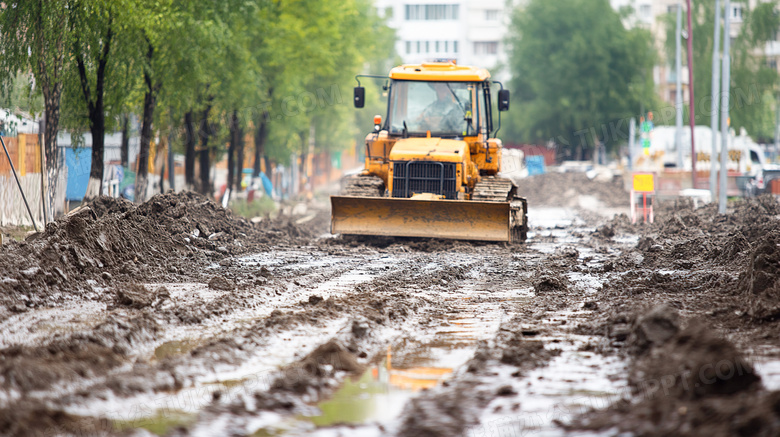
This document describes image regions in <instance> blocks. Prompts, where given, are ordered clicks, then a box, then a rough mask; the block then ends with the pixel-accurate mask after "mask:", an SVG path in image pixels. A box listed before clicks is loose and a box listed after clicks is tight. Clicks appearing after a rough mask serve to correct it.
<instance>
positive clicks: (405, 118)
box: [386, 80, 487, 138]
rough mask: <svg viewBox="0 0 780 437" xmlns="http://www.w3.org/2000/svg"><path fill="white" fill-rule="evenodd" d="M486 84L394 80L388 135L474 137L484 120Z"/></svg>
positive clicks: (391, 90)
mask: <svg viewBox="0 0 780 437" xmlns="http://www.w3.org/2000/svg"><path fill="white" fill-rule="evenodd" d="M486 85H487V84H486V83H478V82H449V81H448V82H443V81H410V80H395V81H393V82H392V83H391V85H390V93H389V102H388V106H389V108H388V117H387V125H386V129H387V131H388V133H389V134H390V135H406V136H426V135H428V133H430V135H431V136H434V137H442V138H457V137H466V136H475V135H477V134H478V133H479V132H480V128H481V127H486V126H482V125H483V124H484V123H480V121H484V120H485V118H486V117H485V114H484V112H485V109H484V108H485V102H484V100H485V93H484V87H485V86H486Z"/></svg>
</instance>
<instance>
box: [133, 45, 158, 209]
mask: <svg viewBox="0 0 780 437" xmlns="http://www.w3.org/2000/svg"><path fill="white" fill-rule="evenodd" d="M146 43H147V44H148V46H149V49H148V50H147V52H146V61H147V62H148V63H149V65H148V68H149V69H147V70H146V71H144V83H145V84H146V93H145V94H144V113H143V117H142V121H141V144H140V147H139V150H138V161H139V162H140V164H139V165H138V175H136V177H135V201H136V202H137V203H143V202H146V193H147V185H148V182H149V146H150V143H151V141H152V135H153V133H152V122H153V121H154V109H155V105H156V104H157V90H158V89H159V88H160V85H159V84H157V85H155V84H153V83H152V76H151V73H150V70H151V68H152V67H151V65H152V59H153V58H154V46H153V45H152V44H151V42H150V41H149V39H148V38H147V40H146ZM160 184H161V189H162V181H160Z"/></svg>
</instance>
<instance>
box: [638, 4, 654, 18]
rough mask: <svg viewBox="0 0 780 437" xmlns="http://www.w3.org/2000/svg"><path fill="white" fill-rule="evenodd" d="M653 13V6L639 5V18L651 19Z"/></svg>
mask: <svg viewBox="0 0 780 437" xmlns="http://www.w3.org/2000/svg"><path fill="white" fill-rule="evenodd" d="M652 13H653V6H652V5H639V16H640V17H649V16H650V15H652Z"/></svg>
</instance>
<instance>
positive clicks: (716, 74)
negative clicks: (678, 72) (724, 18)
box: [710, 0, 720, 201]
mask: <svg viewBox="0 0 780 437" xmlns="http://www.w3.org/2000/svg"><path fill="white" fill-rule="evenodd" d="M712 41H713V42H712V111H711V112H710V131H711V132H712V153H711V154H710V199H712V200H713V201H714V200H715V195H716V193H717V192H718V188H717V186H718V172H717V170H716V169H717V167H716V164H717V163H716V162H715V160H716V156H718V155H717V153H718V137H717V135H715V133H716V132H718V99H717V98H716V96H717V95H718V86H719V85H718V82H719V81H720V62H719V61H720V59H719V57H720V56H719V55H720V0H715V36H714V38H713V39H712Z"/></svg>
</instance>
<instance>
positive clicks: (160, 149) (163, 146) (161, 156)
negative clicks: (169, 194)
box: [156, 135, 171, 194]
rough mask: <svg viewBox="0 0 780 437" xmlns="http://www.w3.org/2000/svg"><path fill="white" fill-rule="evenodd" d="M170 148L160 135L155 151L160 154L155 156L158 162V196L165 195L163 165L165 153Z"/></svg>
mask: <svg viewBox="0 0 780 437" xmlns="http://www.w3.org/2000/svg"><path fill="white" fill-rule="evenodd" d="M169 147H171V145H170V144H168V141H167V140H166V139H165V137H164V136H162V135H160V147H158V148H157V151H158V152H159V153H160V154H159V155H157V158H158V159H157V160H156V161H159V162H160V194H163V193H165V163H166V161H167V159H166V156H165V153H166V152H167V151H168V148H169Z"/></svg>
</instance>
